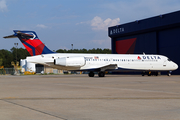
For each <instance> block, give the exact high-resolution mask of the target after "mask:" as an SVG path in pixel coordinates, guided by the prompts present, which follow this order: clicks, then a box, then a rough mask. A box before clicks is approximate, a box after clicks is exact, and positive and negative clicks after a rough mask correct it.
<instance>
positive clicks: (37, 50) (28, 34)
mask: <svg viewBox="0 0 180 120" xmlns="http://www.w3.org/2000/svg"><path fill="white" fill-rule="evenodd" d="M14 33H15V34H14V35H10V36H6V37H4V38H16V37H18V38H19V39H20V41H21V42H22V44H23V45H24V47H25V48H26V49H27V51H28V52H29V54H30V55H31V56H34V55H41V54H49V53H54V52H53V51H51V50H49V49H48V48H47V47H46V46H45V45H44V44H43V43H42V42H41V40H40V39H39V38H38V36H37V34H36V33H35V32H34V31H20V30H14Z"/></svg>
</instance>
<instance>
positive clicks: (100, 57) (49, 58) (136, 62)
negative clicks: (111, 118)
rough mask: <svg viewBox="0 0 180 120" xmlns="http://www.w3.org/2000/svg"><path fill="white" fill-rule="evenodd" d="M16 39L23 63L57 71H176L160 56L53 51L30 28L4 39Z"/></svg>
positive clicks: (146, 72)
mask: <svg viewBox="0 0 180 120" xmlns="http://www.w3.org/2000/svg"><path fill="white" fill-rule="evenodd" d="M16 37H17V38H19V39H20V41H21V42H22V44H23V45H24V46H25V48H26V49H27V51H28V52H29V53H30V55H31V56H30V57H27V58H26V59H27V62H30V63H37V64H42V65H46V66H50V67H52V68H57V69H60V70H70V71H71V70H72V71H89V77H94V73H95V72H98V76H99V77H104V76H105V72H106V71H141V72H142V75H145V74H147V75H149V76H150V75H152V74H153V75H158V72H159V71H167V73H168V75H170V73H171V72H170V71H173V70H176V69H177V68H178V65H177V64H176V63H174V62H173V61H171V60H170V59H168V58H167V57H166V56H163V55H146V54H132V55H129V54H75V53H55V52H53V51H51V50H49V49H48V48H47V47H46V46H45V45H44V44H43V43H42V42H41V41H40V39H39V38H38V36H37V34H36V33H35V32H34V31H20V30H14V34H13V35H10V36H6V37H4V38H16Z"/></svg>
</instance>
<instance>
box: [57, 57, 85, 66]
mask: <svg viewBox="0 0 180 120" xmlns="http://www.w3.org/2000/svg"><path fill="white" fill-rule="evenodd" d="M85 64H86V61H85V58H84V57H63V58H57V59H54V65H61V66H67V67H82V66H84V65H85Z"/></svg>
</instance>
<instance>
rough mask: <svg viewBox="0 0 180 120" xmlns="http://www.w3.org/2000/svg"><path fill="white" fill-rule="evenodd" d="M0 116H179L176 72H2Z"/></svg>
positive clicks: (22, 119)
mask: <svg viewBox="0 0 180 120" xmlns="http://www.w3.org/2000/svg"><path fill="white" fill-rule="evenodd" d="M0 120H180V76H177V75H172V76H170V77H168V76H163V75H162V76H144V77H142V76H140V75H106V77H97V75H96V76H95V77H88V75H79V74H78V75H27V76H11V75H1V76H0Z"/></svg>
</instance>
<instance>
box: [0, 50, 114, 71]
mask: <svg viewBox="0 0 180 120" xmlns="http://www.w3.org/2000/svg"><path fill="white" fill-rule="evenodd" d="M55 52H57V53H98V54H99V53H101V54H111V50H110V49H101V48H97V49H95V48H93V49H89V50H87V49H73V50H72V49H71V50H66V49H59V50H57V51H55ZM27 56H30V54H29V53H28V51H27V50H26V49H24V48H15V47H13V48H11V50H10V51H8V50H5V49H1V50H0V66H4V67H6V68H11V67H13V66H12V65H11V62H12V61H13V62H15V63H16V61H18V62H19V61H20V59H26V57H27Z"/></svg>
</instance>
